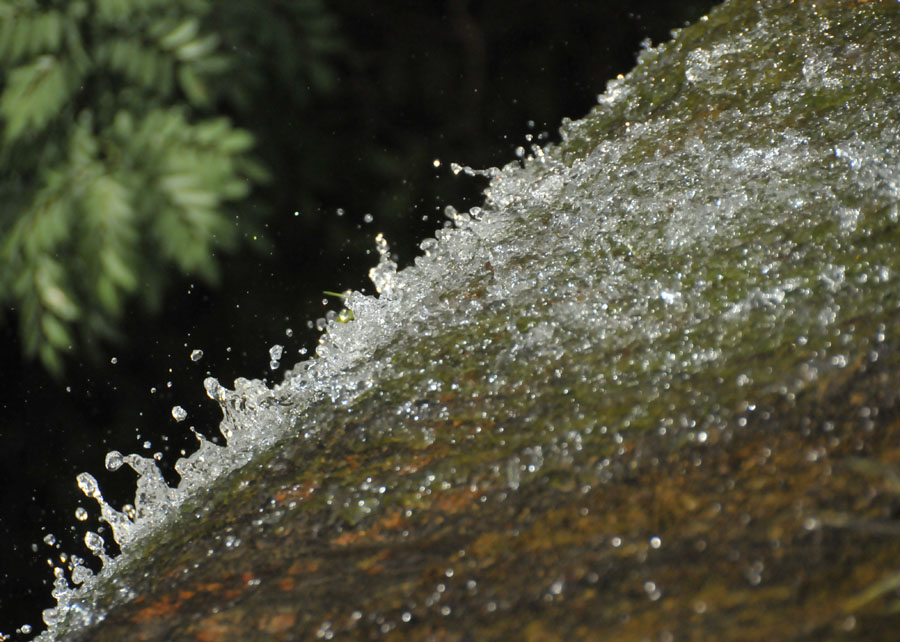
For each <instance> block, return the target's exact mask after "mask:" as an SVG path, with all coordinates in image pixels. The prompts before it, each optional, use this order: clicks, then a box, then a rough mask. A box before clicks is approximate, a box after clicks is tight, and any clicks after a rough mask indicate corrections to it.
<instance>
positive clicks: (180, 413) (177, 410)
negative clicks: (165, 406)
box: [172, 406, 187, 421]
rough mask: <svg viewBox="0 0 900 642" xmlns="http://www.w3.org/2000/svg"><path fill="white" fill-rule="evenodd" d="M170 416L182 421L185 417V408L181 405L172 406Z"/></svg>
mask: <svg viewBox="0 0 900 642" xmlns="http://www.w3.org/2000/svg"><path fill="white" fill-rule="evenodd" d="M172 417H174V418H175V421H184V420H185V419H187V410H185V409H184V408H182V407H181V406H172Z"/></svg>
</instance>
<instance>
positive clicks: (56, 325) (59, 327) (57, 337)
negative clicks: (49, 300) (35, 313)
mask: <svg viewBox="0 0 900 642" xmlns="http://www.w3.org/2000/svg"><path fill="white" fill-rule="evenodd" d="M41 329H42V330H43V332H44V337H46V339H47V341H49V342H50V344H51V345H52V346H54V347H55V348H61V349H66V348H68V347H70V346H71V345H72V335H71V334H69V331H68V329H66V326H65V325H64V324H63V323H62V322H61V321H60V320H59V319H58V318H56V317H55V316H53V315H52V314H50V313H49V312H45V313H44V314H43V315H42V316H41Z"/></svg>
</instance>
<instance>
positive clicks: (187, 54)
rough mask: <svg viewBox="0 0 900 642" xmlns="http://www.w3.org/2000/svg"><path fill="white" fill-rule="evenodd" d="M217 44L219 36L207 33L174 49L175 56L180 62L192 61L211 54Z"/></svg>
mask: <svg viewBox="0 0 900 642" xmlns="http://www.w3.org/2000/svg"><path fill="white" fill-rule="evenodd" d="M217 46H219V36H217V35H216V34H214V33H213V34H209V35H208V36H204V37H202V38H197V39H196V40H192V41H191V42H187V43H185V44H183V45H181V46H179V47H178V48H177V49H175V57H176V58H178V59H179V60H181V61H182V62H192V61H194V60H199V59H200V58H203V57H204V56H207V55H209V54H211V53H212V52H213V51H215V49H216V47H217Z"/></svg>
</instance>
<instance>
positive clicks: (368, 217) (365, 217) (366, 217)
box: [363, 214, 375, 223]
mask: <svg viewBox="0 0 900 642" xmlns="http://www.w3.org/2000/svg"><path fill="white" fill-rule="evenodd" d="M374 220H375V217H374V216H372V215H371V214H364V215H363V222H364V223H371V222H372V221H374Z"/></svg>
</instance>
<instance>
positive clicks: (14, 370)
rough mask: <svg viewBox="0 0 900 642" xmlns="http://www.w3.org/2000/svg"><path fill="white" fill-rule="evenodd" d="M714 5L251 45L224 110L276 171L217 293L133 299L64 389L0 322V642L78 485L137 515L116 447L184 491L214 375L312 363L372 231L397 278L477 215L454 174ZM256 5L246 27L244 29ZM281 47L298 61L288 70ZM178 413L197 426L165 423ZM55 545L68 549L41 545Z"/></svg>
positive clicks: (394, 18) (487, 10)
mask: <svg viewBox="0 0 900 642" xmlns="http://www.w3.org/2000/svg"><path fill="white" fill-rule="evenodd" d="M275 4H278V3H275ZM713 4H714V3H713V2H709V1H706V2H675V1H668V2H658V1H657V2H652V1H648V0H641V1H638V2H632V3H619V2H606V1H595V2H568V3H559V2H551V1H538V0H533V1H528V2H515V3H512V2H486V1H485V2H478V1H467V0H445V1H443V2H430V3H428V2H425V3H423V2H404V1H401V0H385V1H382V2H379V3H371V2H368V1H362V0H335V1H334V2H331V3H328V4H327V5H323V6H325V8H326V11H327V13H328V14H329V16H330V18H331V19H333V21H334V31H335V33H336V34H337V36H338V39H339V42H340V45H339V46H338V47H337V48H336V49H335V50H334V51H331V52H328V53H327V54H322V55H320V59H316V60H313V62H315V66H314V67H315V68H311V67H310V65H309V63H310V60H311V56H314V55H317V54H315V53H314V48H313V47H309V46H305V43H304V41H303V38H302V37H301V36H297V37H296V38H295V36H294V34H295V32H296V33H299V32H301V31H302V29H300V27H301V26H300V25H292V24H291V22H290V19H287V18H286V19H285V20H284V21H283V22H282V23H281V24H280V26H279V29H278V30H274V29H271V28H265V25H259V32H257V37H255V38H247V37H244V39H243V40H242V42H241V46H240V48H239V49H237V55H238V57H239V60H241V61H243V64H244V65H245V69H252V70H253V78H252V83H251V84H252V86H251V87H249V88H245V91H244V93H243V94H241V95H240V96H237V95H236V96H235V97H234V98H233V99H232V100H223V101H222V104H220V105H217V109H218V110H219V111H220V112H221V113H225V114H228V115H229V116H231V118H232V119H233V120H234V122H235V124H237V125H239V126H242V127H245V128H247V129H250V130H251V131H252V132H253V133H254V134H255V136H256V137H257V141H258V145H257V148H256V153H257V156H258V157H259V158H260V159H261V160H262V161H263V162H264V164H265V165H266V166H267V167H268V169H269V171H270V172H271V174H272V180H271V181H270V182H269V183H268V184H266V185H265V186H263V187H261V188H259V189H257V190H256V191H255V192H254V193H253V194H252V195H251V197H250V198H248V199H247V200H245V201H242V202H240V203H238V204H237V205H236V207H235V209H236V210H237V211H240V212H243V213H244V214H242V216H247V217H254V218H255V219H256V220H258V221H261V222H262V223H261V225H262V228H263V230H264V237H263V236H261V237H259V238H253V237H248V238H247V239H246V243H245V244H244V245H243V247H242V249H241V251H239V252H238V253H235V254H233V255H231V256H228V257H225V258H224V261H223V266H224V269H223V279H222V282H221V283H220V284H219V285H218V287H216V288H215V289H213V288H211V287H209V286H206V285H203V284H202V283H200V282H196V281H192V280H190V279H185V278H183V277H178V276H176V275H174V274H173V275H172V276H171V280H170V287H169V288H168V290H167V296H166V299H165V301H164V304H163V306H162V309H161V310H160V311H159V313H158V314H156V315H154V316H148V315H147V314H146V313H144V312H143V308H141V307H140V306H138V305H137V304H135V305H134V306H133V309H131V310H130V312H129V313H128V314H126V315H125V320H124V322H123V324H122V328H121V329H122V330H123V334H124V336H125V339H124V341H122V342H121V343H120V344H106V345H101V346H98V347H95V348H94V350H93V352H91V353H90V354H88V353H87V351H84V353H80V354H79V355H78V357H77V358H75V359H71V360H70V361H69V362H67V364H66V374H65V377H64V378H63V379H62V380H55V379H54V378H52V377H50V376H49V375H48V374H47V373H46V372H45V371H44V370H43V369H42V367H41V366H40V365H39V364H38V363H36V362H29V361H26V360H24V359H23V358H22V357H21V352H22V351H21V347H20V345H19V341H18V329H17V328H16V327H15V323H16V321H15V315H14V314H6V315H4V316H2V317H0V319H6V325H3V326H0V364H2V368H0V487H2V491H0V631H2V632H3V633H13V631H14V630H15V629H16V628H17V627H19V626H20V625H22V624H24V623H29V624H31V625H32V626H33V627H35V629H36V630H38V631H39V630H41V628H42V621H41V618H40V613H41V611H42V610H43V609H44V608H47V607H49V606H52V605H53V603H54V600H53V599H52V598H51V597H50V583H51V579H52V577H51V572H50V568H49V566H48V564H47V559H48V558H51V557H52V558H53V559H54V563H55V564H59V561H58V557H59V554H60V552H61V551H65V552H68V553H70V554H72V553H74V554H76V555H79V556H82V557H88V558H89V557H91V556H90V555H89V553H88V552H87V550H86V549H85V547H84V545H83V543H82V538H83V533H84V530H85V529H86V528H92V529H96V528H97V526H96V523H95V522H94V521H93V520H89V521H88V522H85V523H80V522H78V521H77V520H76V519H75V517H74V511H75V509H76V507H78V506H84V507H85V508H87V509H88V510H89V511H90V512H91V514H92V515H93V514H95V513H96V512H97V511H96V510H95V505H94V503H93V501H88V500H87V499H86V498H85V497H84V496H83V495H82V494H81V493H80V491H79V490H78V488H77V487H76V484H75V476H76V475H77V474H78V473H79V472H81V471H89V472H91V473H92V474H94V475H95V476H96V477H97V478H98V479H99V480H100V483H101V488H102V489H103V492H104V496H106V497H107V498H108V499H110V500H111V501H112V503H113V505H115V506H117V507H118V506H121V504H122V503H124V502H126V501H131V500H132V498H133V493H134V476H133V475H129V474H128V473H124V472H119V473H117V474H115V475H114V474H111V473H107V472H106V471H105V470H104V467H103V458H104V455H105V453H106V452H107V451H109V450H111V449H118V450H122V451H123V452H138V453H141V454H143V455H145V456H150V455H151V454H152V453H155V452H157V451H161V452H162V453H163V454H164V462H163V468H164V469H165V471H166V474H167V475H168V476H169V477H170V479H171V480H172V482H173V483H174V481H175V480H176V479H177V477H176V476H175V475H174V473H172V472H171V466H172V465H173V464H174V461H175V460H176V459H177V458H178V457H179V456H180V451H181V450H182V449H185V450H187V451H188V452H190V451H192V450H193V449H194V445H195V441H194V439H193V437H192V436H191V434H190V433H189V431H188V430H187V426H188V425H193V426H196V428H197V429H198V430H199V431H201V432H203V433H205V434H206V435H207V436H209V437H214V436H215V435H217V434H218V431H217V425H218V420H219V417H220V413H219V410H218V408H217V407H216V405H215V404H214V403H213V402H212V401H209V400H208V399H207V398H206V396H205V394H204V391H203V388H202V381H203V379H204V377H206V376H207V375H213V376H215V377H217V378H219V380H220V381H221V382H222V383H223V384H225V385H227V386H229V387H230V386H231V382H232V381H233V379H234V378H235V377H238V376H243V377H248V378H266V379H268V380H269V381H270V382H274V381H278V380H280V377H281V376H282V375H281V372H280V370H279V371H274V372H273V371H271V370H270V369H269V365H268V364H269V356H268V349H269V347H270V346H272V345H274V344H276V343H278V344H282V345H284V346H285V356H284V358H283V359H282V363H283V364H284V366H283V368H287V367H290V366H292V365H293V364H294V363H295V362H296V361H298V360H300V359H301V358H304V357H301V355H300V354H299V350H300V349H302V348H307V349H309V350H310V351H312V350H313V348H314V346H315V345H316V340H317V336H318V333H317V332H316V331H315V330H314V329H311V328H309V327H308V323H309V322H311V321H314V320H315V319H316V318H318V317H321V316H324V314H325V312H326V311H327V309H339V307H340V305H339V301H337V300H331V301H328V304H327V307H326V306H325V305H324V304H323V299H324V298H325V297H323V295H322V290H326V289H327V290H337V291H341V290H344V289H347V288H352V289H363V290H365V291H368V292H370V293H371V292H372V288H371V285H370V283H369V282H368V278H367V276H366V275H367V272H368V269H369V268H370V267H372V266H373V265H374V264H375V263H376V262H377V258H376V257H377V254H376V253H375V251H374V242H373V239H374V236H375V234H376V233H378V232H383V233H384V234H385V235H386V237H387V239H388V241H389V243H390V244H391V249H392V250H393V252H395V253H396V254H397V255H398V259H399V263H400V266H401V267H403V266H404V265H407V264H409V262H410V261H411V259H412V257H414V256H415V255H416V254H417V253H418V250H417V245H418V243H419V242H421V240H422V239H424V238H425V237H427V236H432V235H433V232H434V230H435V229H436V228H437V227H439V226H440V225H441V224H442V222H443V214H442V211H443V208H444V206H445V205H448V204H452V205H453V206H455V207H456V208H457V209H467V208H468V207H470V206H472V205H475V204H478V202H479V201H480V196H479V195H480V191H481V190H482V189H483V187H484V182H483V181H481V180H479V179H472V178H464V177H454V176H452V174H451V172H450V171H449V165H450V163H451V162H458V163H461V164H465V165H470V166H472V167H488V166H502V165H503V164H505V163H507V162H509V161H511V160H513V159H514V158H515V153H514V150H515V148H516V147H518V146H519V145H525V146H526V147H527V146H528V143H527V142H526V138H525V137H526V135H528V134H531V135H533V136H534V137H535V139H536V140H537V139H538V138H540V139H542V142H546V141H550V142H552V141H553V140H555V139H556V129H557V127H558V126H559V123H560V121H561V119H562V118H563V117H571V118H580V117H581V116H583V115H584V114H586V113H587V112H588V111H589V110H590V108H591V106H592V105H594V104H595V103H596V97H597V95H598V94H599V93H602V92H603V90H604V87H605V84H606V81H607V80H609V79H610V78H612V77H614V76H615V75H616V74H619V73H627V72H628V70H630V69H631V67H632V66H633V65H634V59H635V54H636V52H637V51H638V49H639V47H640V43H641V41H642V40H644V39H645V38H650V39H651V40H652V42H653V43H654V44H657V43H659V42H660V41H662V40H666V39H668V37H669V31H670V30H671V29H673V28H675V27H680V26H683V25H685V24H686V23H687V22H691V21H693V20H696V19H697V18H698V17H700V16H701V15H703V13H705V12H707V11H708V10H709V8H710V7H711V6H712V5H713ZM625 5H627V6H625ZM255 6H256V5H255V4H254V3H250V4H248V7H255ZM247 11H248V14H247V15H246V16H242V17H240V22H242V24H244V25H245V27H247V28H248V31H249V33H251V34H252V33H254V31H253V28H254V25H253V24H252V22H253V20H254V14H253V9H252V8H251V9H247ZM226 18H228V17H227V16H225V17H223V18H222V19H223V20H225V19H226ZM230 19H231V20H232V22H234V16H231V17H230ZM262 31H265V33H262ZM279 38H280V39H281V42H280V44H279ZM285 39H287V41H285ZM286 42H287V43H288V45H289V46H290V47H291V48H294V50H295V51H296V58H293V57H285V56H284V55H282V54H283V51H284V47H285V43H286ZM279 47H281V48H280V49H279ZM434 159H440V160H441V165H440V167H439V168H435V167H434V164H433V161H434ZM339 208H340V209H341V210H343V214H342V215H338V209H339ZM295 212H296V213H297V214H296V215H295ZM367 214H368V215H371V218H372V219H373V220H372V222H368V223H367V222H366V215H367ZM289 328H290V329H291V330H292V331H293V332H292V336H291V337H288V336H287V334H286V331H287V330H288V329H289ZM195 348H197V349H202V350H203V352H204V357H203V358H202V359H201V360H200V361H197V362H193V361H191V359H190V358H189V354H190V352H191V351H192V350H193V349H195ZM113 358H115V361H116V363H115V364H113V363H112V360H113ZM283 368H282V370H283ZM152 388H155V389H156V392H154V393H151V389H152ZM176 404H178V405H181V406H183V407H184V408H185V409H186V410H187V411H188V413H189V418H188V421H185V422H184V423H181V424H176V423H175V422H174V421H173V420H172V417H171V408H172V406H173V405H176ZM145 441H149V442H150V444H151V447H150V448H149V449H148V448H144V446H143V443H144V442H145ZM48 533H53V534H54V535H55V536H56V538H57V540H59V547H58V548H51V547H49V546H48V545H46V544H44V543H43V541H42V540H43V538H44V537H45V536H46V535H47V534H48ZM107 539H111V538H109V537H107ZM95 568H96V566H95ZM23 637H24V636H23Z"/></svg>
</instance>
